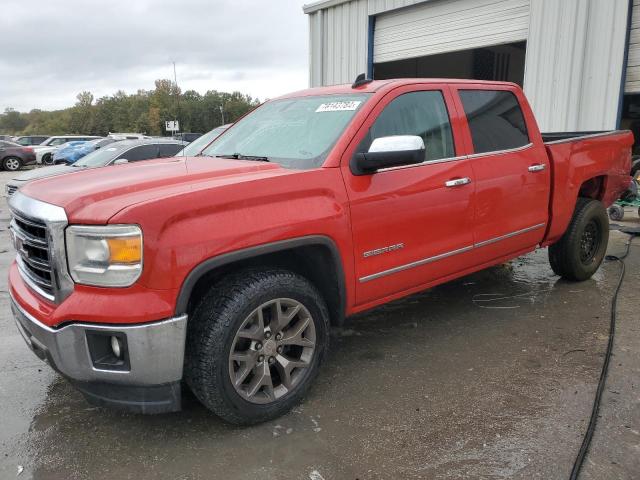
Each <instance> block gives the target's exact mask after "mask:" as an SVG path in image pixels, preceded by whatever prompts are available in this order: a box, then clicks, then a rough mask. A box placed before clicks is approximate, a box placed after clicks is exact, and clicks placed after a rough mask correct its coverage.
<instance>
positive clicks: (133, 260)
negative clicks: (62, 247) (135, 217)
mask: <svg viewBox="0 0 640 480" xmlns="http://www.w3.org/2000/svg"><path fill="white" fill-rule="evenodd" d="M66 235H67V261H68V264H69V273H70V274H71V277H72V278H73V280H74V281H75V282H76V283H82V284H85V285H96V286H100V287H128V286H129V285H131V284H133V283H134V282H135V281H136V280H137V279H138V277H140V273H141V272H142V230H141V229H140V227H138V226H137V225H106V226H95V227H94V226H84V225H82V226H80V225H72V226H70V227H68V228H67V234H66Z"/></svg>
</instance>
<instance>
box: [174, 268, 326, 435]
mask: <svg viewBox="0 0 640 480" xmlns="http://www.w3.org/2000/svg"><path fill="white" fill-rule="evenodd" d="M273 302H276V303H277V302H281V303H282V304H283V305H284V304H287V306H286V309H284V306H283V307H282V308H281V306H280V304H278V306H277V307H276V306H274V303H273ZM296 303H298V304H299V305H301V308H299V309H298V310H296V311H297V312H298V313H295V312H294V310H295V308H293V306H292V305H294V304H296ZM265 305H267V306H266V307H265ZM276 309H277V310H278V311H281V312H282V313H283V319H281V318H280V317H279V316H278V317H274V316H272V315H276V313H275V312H276ZM289 309H292V310H291V311H290V310H289ZM258 311H260V312H261V313H262V317H263V320H262V326H263V327H265V328H263V329H260V318H261V317H260V315H258V314H256V312H258ZM291 312H293V313H291ZM284 314H286V315H293V317H292V318H293V320H291V321H290V323H289V324H288V327H287V328H285V329H283V330H278V329H277V328H275V329H274V332H273V334H272V333H271V328H272V327H273V325H274V324H273V323H272V320H271V319H272V318H273V319H275V318H277V319H280V321H281V322H286V320H285V319H284V317H285V315H284ZM307 319H308V320H309V322H306V320H307ZM247 322H254V323H247ZM294 322H295V323H294ZM189 324H190V325H189V331H188V332H187V348H186V356H185V381H186V383H187V385H188V386H189V388H190V389H191V391H192V392H193V393H194V395H195V396H196V397H197V398H198V400H200V402H201V403H202V404H203V405H204V406H205V407H207V408H208V409H209V410H211V411H212V412H214V413H215V414H216V415H218V416H219V417H221V418H223V419H224V420H226V421H228V422H231V423H234V424H238V425H252V424H256V423H260V422H264V421H267V420H271V419H273V418H276V417H279V416H281V415H283V414H284V413H286V412H287V411H289V410H290V409H291V408H293V407H294V406H295V405H296V404H298V403H299V402H300V401H301V399H302V398H303V396H304V394H305V393H306V392H307V390H308V389H309V387H310V385H311V384H312V383H313V380H314V379H315V377H316V376H317V374H318V371H319V369H320V365H321V363H322V361H323V359H324V356H325V354H326V352H327V349H328V344H329V313H328V310H327V306H326V303H325V301H324V299H323V298H322V296H321V295H320V293H319V292H318V290H317V289H316V288H315V287H314V286H313V285H312V284H311V283H310V282H309V281H308V280H306V279H305V278H303V277H302V276H300V275H297V274H295V273H292V272H290V271H287V270H280V269H269V270H244V271H241V272H238V273H237V274H233V275H231V276H227V277H225V278H224V279H223V280H221V281H220V282H218V283H217V284H216V285H213V286H212V287H211V289H210V290H209V291H208V292H207V293H206V294H205V295H204V296H203V298H202V299H201V300H200V301H199V303H198V304H197V306H196V307H195V309H194V311H193V314H192V316H191V318H190V319H189ZM305 324H308V325H313V335H310V332H311V331H312V328H311V326H307V327H304V325H305ZM246 325H251V328H248V327H246V328H245V326H246ZM302 328H304V331H303V330H302ZM290 329H293V330H295V329H299V330H300V332H302V333H300V334H299V335H295V337H294V336H292V335H293V334H292V333H291V331H292V330H290ZM256 332H257V333H256ZM277 332H281V333H280V334H277ZM267 335H269V336H267ZM249 336H251V338H248V337H249ZM279 336H280V341H281V342H282V344H280V343H277V342H276V340H278V337H279ZM298 337H299V340H297V341H299V342H300V345H291V344H285V343H286V342H290V341H293V339H294V338H295V339H297V338H298ZM259 339H262V340H259ZM310 339H311V340H310ZM261 342H264V345H263V344H262V343H261ZM303 342H304V343H303ZM310 343H314V347H313V350H312V351H311V353H309V352H310V350H309V349H310V348H311V347H309V346H308V345H309V344H310ZM241 344H242V347H239V345H241ZM283 344H284V346H283ZM275 345H278V346H277V347H276V346H275ZM303 345H306V346H303ZM274 348H276V349H278V350H277V352H276V353H274ZM280 349H284V350H280ZM232 351H233V354H234V358H242V359H243V360H241V361H235V360H233V359H232V358H231V354H232ZM298 356H299V357H300V358H298ZM260 357H262V358H263V360H262V361H260ZM267 357H268V359H267ZM247 358H251V359H252V360H251V361H247V360H244V359H247ZM291 359H293V361H295V360H299V361H300V363H301V364H302V363H305V362H306V367H303V368H297V367H295V366H294V367H292V368H291V369H290V370H289V373H288V374H287V373H286V370H285V367H284V365H285V364H286V365H289V366H291V365H294V364H293V363H289V360H291ZM272 361H273V363H271V362H272ZM247 371H248V372H249V373H246V372H247ZM265 372H270V373H269V375H265ZM281 372H285V373H281ZM232 376H234V379H235V382H234V381H232ZM264 378H267V381H266V384H265V385H262V384H261V383H260V381H261V379H264ZM285 378H287V379H288V380H287V382H286V383H288V386H289V388H287V386H285V380H284V379H285ZM238 382H240V383H238ZM234 383H235V385H234ZM269 383H271V387H269ZM254 384H258V385H260V386H258V387H256V388H257V389H258V390H257V392H255V393H254V394H253V396H252V395H251V392H252V391H253V389H252V388H251V386H252V385H254Z"/></svg>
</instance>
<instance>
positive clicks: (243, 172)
mask: <svg viewBox="0 0 640 480" xmlns="http://www.w3.org/2000/svg"><path fill="white" fill-rule="evenodd" d="M287 172H290V171H289V170H286V169H283V168H281V167H280V166H279V165H278V164H274V163H265V162H256V161H247V160H227V159H222V158H211V157H187V158H182V157H180V158H174V157H172V158H170V159H159V160H151V161H144V162H139V163H131V164H126V165H116V166H111V167H106V168H95V169H87V170H81V171H78V172H74V173H70V174H68V175H61V176H59V177H53V178H45V179H42V180H36V181H33V182H30V183H28V184H27V185H25V186H24V187H22V189H21V192H22V193H24V194H25V195H28V196H30V197H32V198H37V199H39V200H42V201H44V202H48V203H51V204H54V205H58V206H61V207H63V208H64V209H65V211H66V212H67V216H68V217H69V220H70V221H72V222H77V223H97V224H100V223H107V221H108V220H109V219H110V218H111V217H112V216H113V215H115V214H116V213H118V212H119V211H120V210H122V209H123V208H125V207H128V206H130V205H134V204H136V203H140V202H144V201H147V200H152V199H156V198H161V197H164V196H169V195H174V194H177V193H180V192H184V191H188V190H190V189H192V188H194V186H195V185H197V184H200V183H201V182H203V181H206V182H210V183H211V186H214V185H229V184H232V183H239V182H244V181H248V180H253V179H259V178H261V177H264V176H272V175H282V174H286V173H287Z"/></svg>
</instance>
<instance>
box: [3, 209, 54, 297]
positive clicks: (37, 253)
mask: <svg viewBox="0 0 640 480" xmlns="http://www.w3.org/2000/svg"><path fill="white" fill-rule="evenodd" d="M10 228H11V231H12V232H13V237H14V242H15V247H16V250H17V252H18V256H17V263H18V268H19V269H20V272H21V273H22V275H23V276H24V277H25V279H26V280H27V282H28V283H30V284H31V285H32V286H33V287H34V288H35V289H36V290H38V291H40V293H42V294H44V296H45V297H46V298H49V299H53V298H54V294H53V281H52V277H53V269H52V268H51V254H50V248H49V235H48V234H47V227H46V225H45V224H44V222H42V221H39V220H34V219H31V218H25V217H23V216H20V215H17V214H16V213H15V211H14V212H13V220H12V221H11V225H10Z"/></svg>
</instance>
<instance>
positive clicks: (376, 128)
mask: <svg viewBox="0 0 640 480" xmlns="http://www.w3.org/2000/svg"><path fill="white" fill-rule="evenodd" d="M392 135H417V136H419V137H422V140H424V145H425V147H426V150H425V161H430V160H440V159H442V158H452V157H455V149H454V146H453V136H452V134H451V123H450V121H449V115H448V113H447V107H446V105H445V103H444V97H443V96H442V92H440V91H438V90H430V91H422V92H410V93H405V94H403V95H400V96H399V97H397V98H395V99H394V100H392V101H391V103H389V105H387V106H386V107H385V109H384V110H383V111H382V112H381V113H380V115H379V116H378V118H377V119H376V121H375V122H374V124H373V125H372V126H371V128H370V129H369V132H367V135H366V136H365V137H364V139H363V140H362V142H361V143H360V145H359V146H358V152H367V151H368V150H369V146H370V145H371V142H372V141H373V140H374V139H376V138H380V137H389V136H392Z"/></svg>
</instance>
